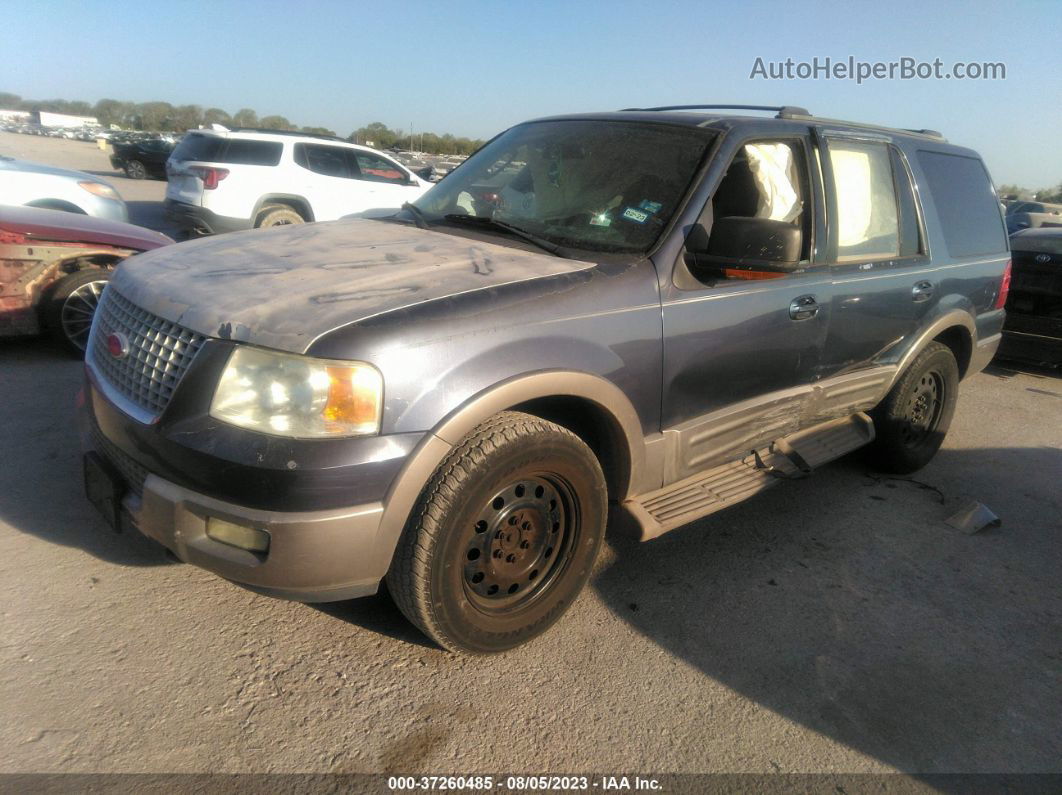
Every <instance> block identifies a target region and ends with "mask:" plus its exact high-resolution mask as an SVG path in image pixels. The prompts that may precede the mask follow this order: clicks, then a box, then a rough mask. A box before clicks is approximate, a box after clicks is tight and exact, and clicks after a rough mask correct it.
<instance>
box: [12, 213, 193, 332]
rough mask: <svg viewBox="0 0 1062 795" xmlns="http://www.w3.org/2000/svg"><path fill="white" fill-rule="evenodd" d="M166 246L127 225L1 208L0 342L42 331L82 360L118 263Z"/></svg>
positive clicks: (158, 236) (167, 240) (161, 236)
mask: <svg viewBox="0 0 1062 795" xmlns="http://www.w3.org/2000/svg"><path fill="white" fill-rule="evenodd" d="M172 242H173V240H172V239H171V238H169V237H167V236H166V235H164V234H161V233H159V232H153V231H151V230H150V229H144V228H143V227H140V226H134V225H132V224H124V223H119V222H117V221H108V220H105V219H102V218H93V217H90V216H87V215H80V214H77V213H68V212H60V211H58V210H42V209H37V208H35V207H11V206H0V337H11V336H26V335H34V334H40V333H42V332H47V333H49V334H51V335H52V336H53V337H54V338H55V339H57V340H58V341H59V342H61V343H62V344H63V345H65V346H67V347H68V348H69V349H70V350H71V351H72V352H75V353H83V352H84V350H85V345H86V343H87V342H88V335H89V329H90V327H91V325H92V318H93V315H94V314H95V312H96V305H97V303H98V302H99V298H100V293H101V292H102V291H103V288H104V286H105V285H106V283H107V280H108V279H109V278H110V276H111V273H112V272H113V271H114V268H115V267H116V266H117V265H118V263H120V262H121V261H122V260H124V259H125V258H126V257H129V256H131V255H133V254H137V253H139V252H141V251H149V250H151V249H155V248H159V247H160V246H165V245H168V244H169V243H172Z"/></svg>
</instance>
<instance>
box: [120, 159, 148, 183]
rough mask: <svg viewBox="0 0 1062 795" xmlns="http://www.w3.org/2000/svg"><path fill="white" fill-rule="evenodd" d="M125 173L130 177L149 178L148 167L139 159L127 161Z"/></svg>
mask: <svg viewBox="0 0 1062 795" xmlns="http://www.w3.org/2000/svg"><path fill="white" fill-rule="evenodd" d="M125 175H126V176H127V177H129V179H147V176H148V172H147V167H146V166H145V165H144V164H143V163H141V162H140V161H139V160H127V161H125Z"/></svg>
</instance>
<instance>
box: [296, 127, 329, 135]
mask: <svg viewBox="0 0 1062 795" xmlns="http://www.w3.org/2000/svg"><path fill="white" fill-rule="evenodd" d="M301 132H304V133H309V134H310V135H332V136H334V135H335V131H334V130H329V129H328V128H327V127H303V128H302V130H301Z"/></svg>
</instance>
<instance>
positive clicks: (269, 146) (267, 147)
mask: <svg viewBox="0 0 1062 795" xmlns="http://www.w3.org/2000/svg"><path fill="white" fill-rule="evenodd" d="M283 151H284V144H282V143H278V142H275V141H252V140H249V139H242V138H230V139H229V143H228V146H226V147H225V151H224V153H223V154H222V155H221V157H220V159H219V161H218V162H221V163H233V164H237V163H238V164H241V165H245V166H275V165H276V164H277V163H279V162H280V155H281V152H283Z"/></svg>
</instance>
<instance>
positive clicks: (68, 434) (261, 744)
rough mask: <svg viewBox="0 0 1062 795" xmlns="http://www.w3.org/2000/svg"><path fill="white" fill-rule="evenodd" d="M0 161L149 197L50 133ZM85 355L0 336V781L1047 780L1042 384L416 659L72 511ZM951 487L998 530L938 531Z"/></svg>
mask: <svg viewBox="0 0 1062 795" xmlns="http://www.w3.org/2000/svg"><path fill="white" fill-rule="evenodd" d="M0 153H7V154H13V155H17V156H23V157H27V158H29V159H37V160H43V161H45V162H49V163H54V164H57V165H67V166H75V167H80V168H87V169H88V170H92V171H95V172H97V173H102V174H105V175H107V176H109V177H113V183H114V185H115V187H117V188H118V190H119V191H120V192H121V193H122V195H123V197H125V198H126V199H127V200H132V204H131V206H132V207H133V208H134V214H135V218H136V220H138V221H139V222H141V223H146V224H148V225H150V226H154V227H155V228H159V226H158V225H157V224H156V223H154V222H152V218H153V217H154V213H155V212H156V205H155V204H154V202H157V201H158V200H159V199H160V198H161V196H162V193H163V188H164V183H162V182H133V181H131V180H127V179H124V178H120V177H117V176H115V175H114V174H113V172H112V171H111V169H110V167H109V164H108V163H107V159H106V155H105V154H104V153H103V152H100V151H99V150H96V149H94V148H92V146H91V145H89V144H85V143H78V142H70V141H55V140H52V139H40V138H31V137H29V136H15V135H0ZM80 377H81V376H80V365H79V364H78V363H76V362H74V361H71V360H70V359H68V358H65V357H64V356H63V355H62V354H61V353H59V352H58V351H57V350H55V349H53V348H51V347H50V346H49V345H48V344H46V343H45V342H43V341H6V342H5V341H0V407H2V411H3V418H2V419H0V449H3V450H4V452H5V455H4V459H3V460H4V465H3V466H2V467H0V589H2V591H3V596H2V603H0V609H2V614H0V615H2V620H0V772H31V771H51V772H93V771H94V772H132V771H138V772H198V771H224V772H242V771H255V772H288V771H304V772H310V771H314V772H325V771H332V772H380V771H393V772H403V773H408V772H428V773H443V772H452V773H469V772H476V771H478V772H484V773H495V774H498V773H503V772H526V773H547V772H555V773H565V772H576V771H584V772H590V771H597V772H602V773H628V774H630V773H634V772H639V771H646V772H650V771H655V772H665V771H666V772H765V773H771V772H824V771H825V772H835V773H841V772H875V771H892V770H901V771H908V772H921V773H930V772H1048V771H1051V772H1059V771H1062V762H1060V760H1062V713H1060V709H1059V705H1060V704H1062V577H1060V576H1059V572H1060V570H1062V532H1060V531H1062V518H1060V517H1062V489H1060V488H1059V482H1060V476H1062V379H1059V378H1057V377H1055V376H1052V375H1048V374H1037V373H1021V372H1015V371H1011V370H1006V369H1002V368H999V367H994V368H992V369H991V370H990V371H988V372H986V373H984V374H981V375H978V376H975V377H973V378H972V379H970V380H969V381H967V382H965V383H964V384H963V389H962V395H961V397H960V400H959V408H958V412H957V414H956V417H955V422H954V424H953V427H952V431H951V433H950V435H949V436H948V439H947V442H946V443H945V447H944V449H943V450H942V451H941V453H940V454H939V456H938V457H937V459H936V460H935V461H934V462H933V463H932V464H930V466H929V467H927V468H926V469H925V470H924V471H923V472H921V473H919V474H918V475H916V476H915V478H914V479H894V478H887V477H883V476H880V475H877V474H874V473H873V472H871V471H869V470H868V469H867V468H866V466H865V465H864V464H863V463H862V461H861V459H859V458H858V457H850V458H849V459H845V460H842V461H840V462H837V463H835V464H832V465H830V466H828V467H826V468H824V469H823V470H821V471H820V472H817V473H816V474H815V475H814V476H813V477H812V478H810V479H808V480H806V481H800V482H792V483H783V484H780V485H779V486H778V487H777V488H775V489H773V490H771V491H770V492H767V493H766V494H764V495H762V496H760V497H759V498H757V499H755V500H753V501H751V502H747V503H745V504H743V505H740V506H737V507H736V508H733V509H730V510H729V511H726V512H724V513H722V514H719V515H716V516H715V517H712V518H710V519H707V520H703V521H700V522H697V523H695V524H693V525H690V526H688V527H686V528H683V529H680V530H678V531H675V532H673V533H670V534H668V535H666V536H664V537H663V538H661V539H659V540H658V541H654V542H651V543H649V544H637V543H635V542H631V541H628V540H625V539H623V538H611V539H610V545H609V549H608V550H607V554H606V556H605V558H604V560H603V561H602V565H601V567H600V571H599V573H598V575H597V576H596V578H595V579H594V581H593V583H592V586H591V587H590V588H588V589H587V591H586V592H585V594H584V596H583V597H582V598H581V599H580V601H579V603H578V604H577V605H576V606H575V608H574V609H573V610H572V611H571V612H570V613H569V615H568V616H567V617H566V618H565V619H564V620H563V621H562V622H561V623H560V624H558V625H557V626H556V627H555V628H554V629H553V630H552V631H551V632H549V633H548V634H547V635H546V636H544V637H543V638H541V639H540V640H538V641H536V642H535V643H533V644H532V645H530V646H528V647H525V648H523V649H520V650H517V651H515V652H512V653H509V654H507V655H505V656H501V657H494V658H489V659H483V658H467V657H456V656H451V655H449V654H447V653H444V652H442V651H439V650H437V649H435V648H434V647H431V646H428V645H427V644H426V642H425V641H424V640H423V639H422V638H421V636H420V635H418V634H417V633H416V632H415V631H414V630H413V629H412V628H411V627H410V626H409V625H408V624H407V623H406V622H405V621H404V619H403V618H402V617H401V615H400V614H399V613H398V611H397V610H396V609H395V608H394V607H393V606H392V605H391V603H390V602H389V601H388V599H387V597H386V596H378V597H373V598H370V599H365V600H361V601H357V602H348V603H340V604H335V605H326V606H316V607H315V606H308V605H300V604H294V603H287V602H280V601H275V600H271V599H268V598H265V597H261V596H256V595H254V594H251V593H249V592H247V591H244V590H242V589H241V588H239V587H237V586H235V585H231V584H229V583H226V582H224V581H222V580H219V579H217V578H215V577H213V576H212V575H210V574H207V573H205V572H203V571H200V570H197V569H195V568H192V567H190V566H186V565H180V564H174V563H170V562H169V561H168V559H167V557H166V556H165V555H164V554H163V552H162V550H161V548H159V547H157V546H155V545H154V544H153V543H152V542H149V541H148V540H146V539H144V538H142V537H140V536H138V535H135V534H133V535H114V534H112V533H111V532H110V531H108V530H107V529H106V527H105V526H104V524H103V522H102V521H101V520H99V519H98V518H97V517H96V516H95V515H94V513H93V511H92V509H91V507H90V506H89V505H88V503H87V502H86V501H85V500H84V498H83V497H82V495H81V483H80V477H81V475H80V453H79V451H78V448H77V441H76V435H75V432H74V428H73V423H72V417H71V415H72V412H73V402H74V396H75V393H76V391H77V390H78V388H79V382H80ZM968 497H972V498H976V499H978V500H981V501H982V502H984V503H985V504H986V505H988V506H989V507H990V508H991V509H992V510H993V511H994V512H995V513H997V514H998V515H999V516H1000V517H1001V518H1002V520H1003V524H1002V527H1000V528H998V529H989V530H984V531H982V532H980V533H977V534H975V535H965V534H962V533H960V532H958V531H956V530H953V529H951V528H950V527H948V526H947V525H945V524H943V521H942V520H943V519H944V518H945V517H946V516H948V515H949V514H950V513H951V512H952V511H953V510H954V509H955V508H956V507H957V506H958V504H959V502H960V501H961V500H962V499H963V498H968Z"/></svg>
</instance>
